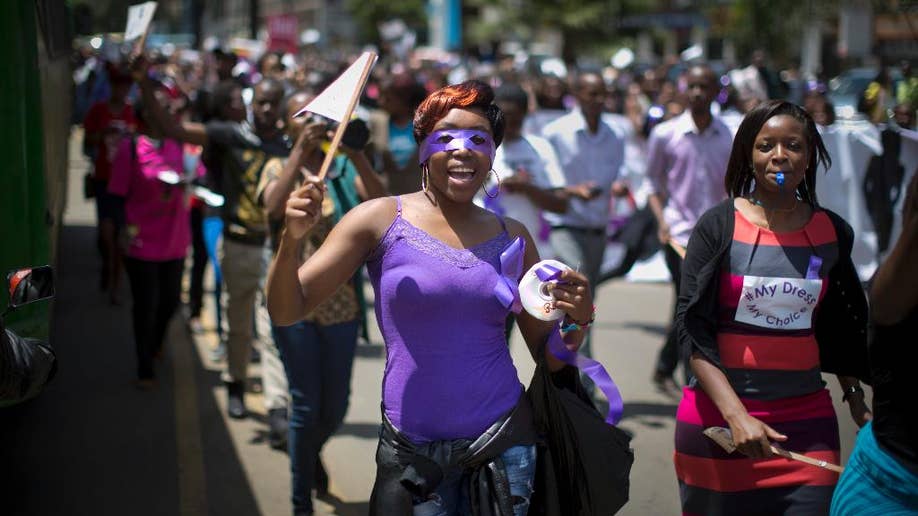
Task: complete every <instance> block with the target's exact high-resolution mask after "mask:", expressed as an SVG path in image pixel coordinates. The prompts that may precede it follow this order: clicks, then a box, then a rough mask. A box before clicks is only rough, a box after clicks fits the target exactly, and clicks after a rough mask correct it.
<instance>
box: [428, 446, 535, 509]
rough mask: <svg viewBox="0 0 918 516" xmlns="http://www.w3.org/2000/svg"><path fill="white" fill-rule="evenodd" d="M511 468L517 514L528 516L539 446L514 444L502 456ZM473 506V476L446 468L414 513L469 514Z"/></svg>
mask: <svg viewBox="0 0 918 516" xmlns="http://www.w3.org/2000/svg"><path fill="white" fill-rule="evenodd" d="M500 458H501V460H502V461H503V463H504V467H506V468H507V480H508V481H509V483H510V495H511V496H512V497H513V516H526V513H527V512H528V511H529V500H530V498H531V497H532V482H533V478H534V477H535V469H536V447H535V446H534V445H521V446H514V447H512V448H509V449H507V451H505V452H504V453H502V454H501V456H500ZM471 513H472V510H471V508H470V507H469V476H468V475H467V474H464V473H463V472H462V470H460V469H458V468H456V469H452V470H449V471H446V472H445V474H444V476H443V481H442V482H440V485H439V486H438V487H437V490H436V491H435V492H434V495H433V497H432V498H431V499H430V500H427V501H425V502H423V503H420V504H418V505H415V506H414V516H454V515H461V516H466V515H470V514H471Z"/></svg>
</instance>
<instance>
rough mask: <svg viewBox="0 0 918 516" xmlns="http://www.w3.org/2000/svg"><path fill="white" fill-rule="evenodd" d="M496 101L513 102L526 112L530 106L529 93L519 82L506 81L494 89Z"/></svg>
mask: <svg viewBox="0 0 918 516" xmlns="http://www.w3.org/2000/svg"><path fill="white" fill-rule="evenodd" d="M494 102H498V103H499V102H506V103H508V104H513V105H514V106H516V107H518V108H520V109H522V110H523V111H524V112H525V111H526V109H527V108H528V107H529V95H527V94H526V90H524V89H523V88H522V87H521V86H520V85H519V84H517V83H515V82H505V83H503V84H501V85H500V86H498V87H497V89H496V90H494Z"/></svg>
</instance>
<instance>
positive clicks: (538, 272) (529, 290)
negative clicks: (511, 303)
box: [520, 260, 570, 321]
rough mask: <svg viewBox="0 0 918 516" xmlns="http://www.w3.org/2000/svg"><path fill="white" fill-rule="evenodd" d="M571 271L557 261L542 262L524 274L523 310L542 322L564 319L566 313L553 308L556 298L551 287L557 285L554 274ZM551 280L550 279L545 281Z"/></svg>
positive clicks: (522, 289)
mask: <svg viewBox="0 0 918 516" xmlns="http://www.w3.org/2000/svg"><path fill="white" fill-rule="evenodd" d="M567 269H570V267H568V266H567V265H564V264H563V263H561V262H559V261H557V260H542V261H541V262H539V263H537V264H535V265H533V266H532V268H531V269H529V270H528V271H526V274H523V279H521V280H520V303H521V304H522V305H523V310H526V311H527V312H528V313H529V314H530V315H532V316H533V317H535V318H536V319H539V320H542V321H557V320H558V319H560V318H562V317H564V311H563V310H558V309H556V308H553V307H552V303H553V302H554V300H555V298H554V297H552V295H551V290H550V285H551V284H553V283H557V280H555V279H554V277H553V273H554V272H561V271H564V270H567ZM543 278H550V279H543Z"/></svg>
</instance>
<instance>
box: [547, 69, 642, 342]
mask: <svg viewBox="0 0 918 516" xmlns="http://www.w3.org/2000/svg"><path fill="white" fill-rule="evenodd" d="M574 93H575V95H576V98H577V104H578V106H577V107H576V108H574V110H573V111H571V112H570V113H568V114H567V115H564V116H563V117H561V118H559V119H557V120H555V121H554V122H552V123H550V124H548V125H547V126H545V129H544V130H543V133H542V135H543V136H544V137H545V139H547V140H548V141H549V142H551V144H552V147H554V149H555V153H556V154H557V155H558V161H559V163H560V164H561V171H562V172H563V173H564V178H565V182H566V184H567V186H566V187H565V188H564V189H563V190H562V191H561V192H560V193H561V194H562V196H563V197H566V198H567V200H568V207H567V211H565V212H564V213H562V214H556V213H547V214H546V219H547V220H548V222H549V224H551V226H552V231H551V245H552V247H553V248H554V251H555V255H556V256H557V257H558V259H559V260H560V261H562V262H564V263H565V264H567V265H568V266H570V267H573V268H579V270H580V272H582V273H583V274H585V275H586V276H587V278H589V280H590V284H591V285H592V287H593V289H594V290H595V289H596V283H597V281H598V279H599V269H600V266H601V265H602V256H603V252H604V251H605V248H606V226H607V225H608V223H609V202H610V199H611V196H612V195H616V196H620V195H624V194H625V193H627V187H626V186H625V184H624V183H623V182H622V181H620V178H621V176H622V169H623V166H624V160H625V141H624V138H623V137H622V135H621V134H619V133H618V132H616V130H615V129H613V128H612V127H611V126H610V125H609V124H607V123H606V122H605V121H603V120H602V119H601V115H602V111H603V105H604V102H605V100H606V96H607V95H608V91H607V89H606V85H605V83H604V82H603V79H602V77H601V76H600V75H599V74H597V73H592V72H590V73H583V74H581V75H580V76H579V77H578V78H577V81H576V83H575V91H574ZM594 297H595V292H594ZM580 350H581V352H583V353H584V354H585V355H587V356H590V340H589V338H587V339H585V340H584V342H583V346H581V348H580Z"/></svg>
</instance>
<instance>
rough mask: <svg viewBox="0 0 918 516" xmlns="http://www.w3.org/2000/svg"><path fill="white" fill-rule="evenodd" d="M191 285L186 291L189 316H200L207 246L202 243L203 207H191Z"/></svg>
mask: <svg viewBox="0 0 918 516" xmlns="http://www.w3.org/2000/svg"><path fill="white" fill-rule="evenodd" d="M191 246H192V248H191V250H192V251H191V260H192V261H191V281H190V283H191V286H190V287H189V292H188V311H189V316H190V317H200V315H201V306H203V302H204V269H205V268H207V260H208V258H207V246H206V245H205V244H204V208H203V207H202V208H192V209H191Z"/></svg>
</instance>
